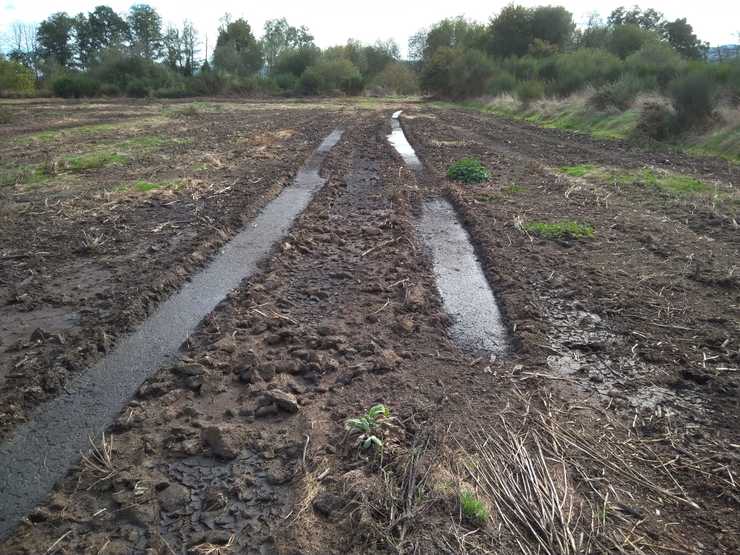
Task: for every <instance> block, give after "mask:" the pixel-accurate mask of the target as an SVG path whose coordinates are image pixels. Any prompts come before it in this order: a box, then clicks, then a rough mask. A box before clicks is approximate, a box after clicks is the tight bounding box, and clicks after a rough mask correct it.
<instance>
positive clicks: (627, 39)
mask: <svg viewBox="0 0 740 555" xmlns="http://www.w3.org/2000/svg"><path fill="white" fill-rule="evenodd" d="M659 38H660V37H659V36H658V35H657V34H656V33H655V32H654V31H649V30H646V29H643V28H642V27H640V26H639V25H635V24H634V23H629V24H626V25H618V26H617V27H614V28H613V29H612V31H611V34H610V35H609V42H608V49H609V51H610V52H612V53H613V54H616V55H617V56H619V57H620V58H622V59H624V58H626V57H627V56H629V55H630V54H632V53H633V52H637V51H638V50H640V48H642V47H643V46H644V45H646V44H647V43H649V42H656V41H657V40H659Z"/></svg>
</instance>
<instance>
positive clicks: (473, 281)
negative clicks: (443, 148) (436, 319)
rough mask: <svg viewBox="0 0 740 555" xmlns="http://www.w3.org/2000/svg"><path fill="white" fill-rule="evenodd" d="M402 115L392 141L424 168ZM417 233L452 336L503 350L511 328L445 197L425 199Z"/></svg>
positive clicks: (393, 121) (469, 345) (410, 162)
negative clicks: (429, 256)
mask: <svg viewBox="0 0 740 555" xmlns="http://www.w3.org/2000/svg"><path fill="white" fill-rule="evenodd" d="M400 115H401V111H400V110H399V111H398V112H396V113H394V114H393V116H392V118H391V125H392V129H393V131H392V133H391V134H390V135H388V141H389V142H390V144H391V145H393V147H394V148H395V149H396V151H398V153H399V154H400V155H401V157H402V158H403V160H404V162H405V163H406V165H407V166H408V167H409V169H412V170H415V171H420V170H421V169H422V164H421V162H420V161H419V158H418V157H417V156H416V152H414V148H413V147H412V146H411V145H410V144H409V142H408V140H406V136H405V135H404V133H403V129H402V128H401V124H400V121H399V116H400ZM417 231H418V233H419V235H420V236H421V238H422V240H423V241H424V244H425V245H426V247H427V248H428V249H429V250H430V251H431V254H432V260H433V265H434V277H435V280H436V283H437V289H438V290H439V293H440V295H441V297H442V301H443V303H444V307H445V310H446V311H447V313H448V314H449V315H450V317H451V318H452V321H453V323H452V325H451V327H450V334H451V335H452V337H453V339H455V340H456V341H457V342H458V343H459V344H460V345H462V346H464V347H467V348H469V349H482V350H486V351H491V352H494V353H501V352H504V351H505V350H506V348H507V345H508V340H509V333H508V330H507V328H506V326H505V325H504V322H503V319H502V318H501V310H500V309H499V306H498V303H497V302H496V297H495V295H494V294H493V290H492V289H491V286H490V285H489V283H488V280H486V276H485V274H484V273H483V268H482V267H481V264H480V261H479V260H478V257H477V256H476V254H475V249H474V247H473V244H472V243H471V241H470V236H469V235H468V232H467V231H466V230H465V228H464V227H463V226H462V224H461V223H460V220H459V219H458V217H457V214H456V212H455V209H454V208H453V207H452V205H451V204H450V203H449V202H447V201H446V200H443V199H434V200H427V201H425V202H424V207H423V213H422V217H421V219H420V220H419V222H418V224H417Z"/></svg>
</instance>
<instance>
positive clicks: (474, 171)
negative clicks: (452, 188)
mask: <svg viewBox="0 0 740 555" xmlns="http://www.w3.org/2000/svg"><path fill="white" fill-rule="evenodd" d="M447 177H448V178H450V179H452V180H453V181H460V182H462V183H483V182H484V181H488V180H489V179H490V178H491V173H490V172H489V171H488V169H487V168H486V167H485V166H484V165H483V164H481V162H480V160H476V159H475V158H463V159H462V160H458V161H457V162H455V163H454V164H452V165H451V166H450V167H449V168H448V169H447Z"/></svg>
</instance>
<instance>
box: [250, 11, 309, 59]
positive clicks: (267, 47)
mask: <svg viewBox="0 0 740 555" xmlns="http://www.w3.org/2000/svg"><path fill="white" fill-rule="evenodd" d="M260 44H261V45H262V52H263V54H264V56H265V63H266V64H267V65H268V66H269V67H271V68H272V67H273V66H274V65H275V62H276V61H277V59H278V57H279V56H280V54H282V53H283V52H285V51H286V50H290V49H294V48H306V47H309V46H313V35H311V33H310V32H309V31H308V29H307V28H306V27H305V26H301V27H293V26H291V25H290V24H289V23H288V21H287V20H286V19H285V18H280V19H270V20H268V21H266V22H265V34H264V35H263V36H262V40H261V41H260Z"/></svg>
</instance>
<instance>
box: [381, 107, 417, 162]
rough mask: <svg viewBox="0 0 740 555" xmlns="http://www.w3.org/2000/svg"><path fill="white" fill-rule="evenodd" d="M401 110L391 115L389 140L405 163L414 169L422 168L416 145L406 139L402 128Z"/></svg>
mask: <svg viewBox="0 0 740 555" xmlns="http://www.w3.org/2000/svg"><path fill="white" fill-rule="evenodd" d="M401 111H402V110H399V111H398V112H395V113H394V114H393V116H392V117H391V129H392V130H391V134H390V135H388V142H389V143H391V145H392V146H393V148H395V149H396V152H398V154H400V155H401V158H403V161H404V163H405V164H406V165H407V166H408V167H409V168H410V169H412V170H420V169H422V165H421V161H420V160H419V158H418V157H417V156H416V152H414V147H412V146H411V144H410V143H409V142H408V141H407V140H406V135H404V133H403V129H402V128H401V121H400V120H399V117H400V115H401Z"/></svg>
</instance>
